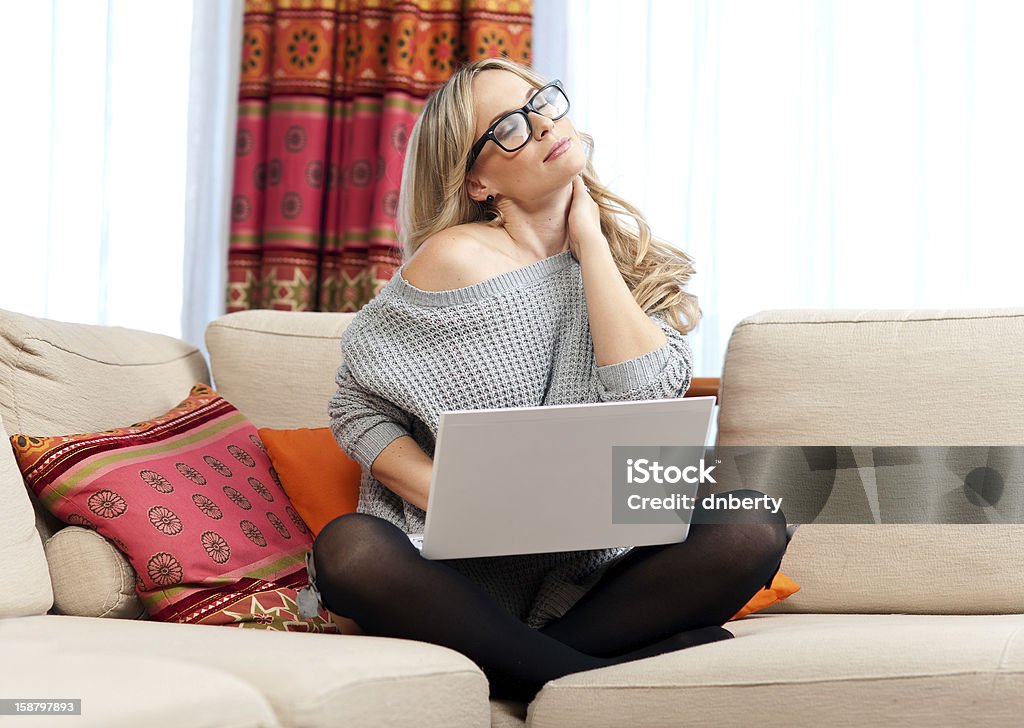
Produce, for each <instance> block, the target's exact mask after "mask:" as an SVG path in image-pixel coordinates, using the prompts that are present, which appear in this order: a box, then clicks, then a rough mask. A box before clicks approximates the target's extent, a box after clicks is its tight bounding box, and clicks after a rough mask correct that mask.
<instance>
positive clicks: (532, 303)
mask: <svg viewBox="0 0 1024 728" xmlns="http://www.w3.org/2000/svg"><path fill="white" fill-rule="evenodd" d="M404 268H405V266H402V267H401V268H399V269H398V271H397V272H396V273H395V274H394V276H393V277H392V278H391V280H390V281H388V283H387V284H386V285H385V286H384V287H383V289H381V291H380V293H379V294H378V295H377V296H376V297H375V298H373V300H371V301H370V302H369V303H367V304H366V305H365V306H363V308H362V309H361V310H360V311H359V313H358V314H357V315H356V317H355V318H354V319H353V321H352V323H351V324H350V325H349V327H348V328H347V329H346V330H345V332H344V333H343V335H342V338H341V350H342V363H341V365H340V366H339V368H338V371H337V377H336V380H337V385H338V389H337V392H336V393H335V394H334V396H333V397H332V398H331V400H330V403H329V405H328V414H329V416H330V422H331V430H332V431H333V433H334V436H335V438H336V439H337V441H338V443H339V445H340V446H341V448H342V449H343V450H344V451H345V452H346V453H347V454H348V455H349V456H350V457H351V458H352V459H353V460H355V461H356V462H358V463H359V464H360V465H361V466H362V480H361V485H360V492H359V507H358V512H360V513H370V514H372V515H375V516H379V517H381V518H384V519H386V520H388V521H390V522H391V523H393V524H395V525H396V526H398V527H399V528H401V529H402V530H403V531H405V532H406V533H422V532H423V527H424V518H425V516H426V513H425V512H424V511H423V510H421V509H420V508H418V507H417V506H415V505H413V504H412V503H409V502H408V501H406V500H404V499H403V498H401V497H399V496H398V495H396V494H395V493H394V492H392V491H391V490H389V489H388V488H387V487H386V486H384V485H383V484H382V483H380V481H378V480H377V479H376V478H374V477H373V476H372V475H371V473H370V465H371V464H372V463H373V461H374V459H375V458H376V457H377V455H378V454H379V453H380V451H381V450H383V449H384V448H385V447H387V446H388V445H389V444H390V443H391V442H392V441H393V440H394V439H395V438H397V437H400V436H402V435H411V436H412V437H413V439H414V440H415V441H416V442H417V443H418V444H419V445H420V447H421V448H423V450H424V452H426V453H427V454H428V455H430V456H433V453H434V441H435V438H436V436H437V428H438V424H439V421H440V415H441V413H442V412H444V411H447V410H467V409H484V408H500V407H528V406H536V405H556V404H582V403H590V402H609V401H617V400H641V399H670V398H676V397H681V396H682V395H683V394H684V393H685V392H686V390H687V388H688V387H689V385H690V372H691V366H692V359H693V357H692V353H691V351H690V347H689V344H688V342H687V340H686V337H684V336H683V335H681V334H680V333H679V332H678V331H676V330H675V329H674V328H672V327H671V326H670V325H669V324H668V323H667V322H666V321H665V320H664V318H663V317H662V316H661V315H660V314H656V315H653V316H652V317H651V318H652V320H653V321H655V323H657V324H658V326H659V327H661V329H662V330H663V331H664V332H665V336H666V337H667V338H668V342H667V343H666V344H665V345H664V346H662V347H661V348H660V349H657V350H655V351H652V352H649V353H647V354H644V355H642V356H640V357H637V358H635V359H630V360H628V361H624V362H620V363H617V364H609V365H607V366H602V367H598V366H596V363H595V358H594V347H593V341H592V339H591V335H590V324H589V321H588V318H587V305H586V299H585V297H584V290H583V278H582V272H581V269H580V265H579V262H578V261H577V260H576V258H575V257H574V256H573V254H572V252H571V251H568V250H566V251H564V252H561V253H558V254H556V255H554V256H551V257H549V258H545V259H543V260H539V261H537V262H535V263H531V264H530V265H527V266H525V267H522V268H518V269H516V270H513V271H510V272H507V273H502V274H500V275H498V276H496V277H494V278H490V279H488V280H485V281H482V282H480V283H476V284H474V285H471V286H466V287H464V288H457V289H454V290H448V291H425V290H422V289H420V288H416V287H415V286H413V285H412V284H410V283H409V282H407V281H406V280H405V279H404V278H403V277H402V271H403V270H404ZM628 550H629V549H628V548H611V549H599V550H587V551H570V552H560V553H546V554H527V555H515V556H495V557H483V558H476V559H448V560H445V562H444V563H446V564H448V565H450V566H452V567H453V568H455V569H457V570H459V571H460V572H462V573H464V574H466V575H467V576H468V577H469V578H470V579H472V580H473V581H475V582H476V583H477V584H479V585H480V586H481V587H482V588H483V589H484V590H486V591H487V592H488V593H490V594H491V595H492V596H493V597H494V598H495V599H496V600H497V601H498V602H499V603H500V604H501V605H502V606H503V607H505V608H506V609H507V610H508V611H510V612H511V613H512V614H514V615H515V616H516V617H518V618H519V619H520V620H522V621H524V622H526V623H527V624H528V625H529V626H531V627H533V628H535V629H537V628H540V627H542V626H544V625H545V624H547V623H548V622H549V621H551V620H554V619H557V618H559V617H561V616H562V615H563V614H564V613H565V612H566V611H567V610H568V609H569V608H570V607H571V606H572V605H573V604H574V603H575V602H576V600H578V599H579V598H580V597H581V596H583V594H584V593H586V591H587V590H588V589H589V588H590V587H591V586H593V584H594V583H595V582H596V581H597V579H598V578H599V577H600V575H601V573H602V572H603V570H604V569H605V568H607V566H609V565H610V562H611V561H612V560H613V559H615V558H617V557H619V556H621V555H623V554H625V553H626V552H627V551H628Z"/></svg>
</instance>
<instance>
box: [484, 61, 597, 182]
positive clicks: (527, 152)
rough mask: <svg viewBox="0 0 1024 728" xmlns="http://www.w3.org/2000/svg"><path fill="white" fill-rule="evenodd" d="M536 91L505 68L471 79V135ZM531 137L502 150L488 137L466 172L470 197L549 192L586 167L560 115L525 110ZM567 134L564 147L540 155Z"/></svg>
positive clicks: (568, 124)
mask: <svg viewBox="0 0 1024 728" xmlns="http://www.w3.org/2000/svg"><path fill="white" fill-rule="evenodd" d="M536 92H537V89H536V88H534V86H533V85H532V84H530V83H529V82H527V81H526V80H525V79H523V78H521V77H519V76H517V75H516V74H514V73H512V72H511V71H505V70H502V69H490V70H487V71H482V72H480V73H479V74H477V75H476V77H475V78H474V79H473V99H474V103H475V112H476V113H475V116H476V127H475V133H474V135H473V139H474V140H476V139H479V138H480V137H481V136H482V135H483V134H484V132H486V131H487V129H488V128H489V127H490V126H491V124H493V123H494V121H495V120H496V119H497V118H498V117H499V116H502V115H504V114H505V113H507V112H509V111H513V110H514V109H518V108H519V107H521V106H523V105H524V104H525V103H526V102H527V101H529V100H530V97H531V96H533V94H535V93H536ZM529 119H530V126H531V127H532V129H533V135H532V137H531V138H530V141H529V142H527V143H526V145H525V146H524V147H522V148H521V149H518V150H516V151H514V152H506V151H505V150H504V149H502V148H501V147H499V146H498V145H497V144H495V143H494V142H493V141H489V142H487V143H486V144H485V145H484V147H483V149H481V150H480V156H478V157H477V159H476V162H475V163H474V164H473V167H472V168H471V169H470V171H469V173H468V174H467V175H466V180H467V189H468V191H469V194H470V197H472V198H473V199H475V200H481V201H482V200H484V199H486V197H487V195H494V196H495V197H499V196H502V197H505V198H510V199H515V200H520V201H524V202H527V201H532V200H537V199H541V198H544V197H548V196H550V195H551V194H552V193H553V192H555V191H558V190H563V189H565V187H566V186H567V185H571V184H572V178H573V176H574V175H576V174H578V173H579V172H580V171H582V170H583V168H584V167H585V166H586V163H587V157H586V154H585V153H584V151H583V148H582V146H581V145H580V138H579V135H578V134H577V132H576V129H575V128H574V127H573V125H572V122H571V121H570V120H569V115H568V114H566V115H565V116H563V117H562V118H561V119H558V120H557V121H552V120H551V119H549V118H548V117H546V116H543V115H542V114H535V113H532V112H531V113H530V114H529ZM565 138H568V140H569V145H568V147H566V148H565V149H563V150H562V151H561V153H560V154H559V155H558V156H556V157H554V158H551V159H547V161H545V159H546V158H547V157H548V155H549V154H550V153H551V151H552V150H553V149H554V148H555V147H556V146H558V144H559V142H560V141H561V140H562V139H565Z"/></svg>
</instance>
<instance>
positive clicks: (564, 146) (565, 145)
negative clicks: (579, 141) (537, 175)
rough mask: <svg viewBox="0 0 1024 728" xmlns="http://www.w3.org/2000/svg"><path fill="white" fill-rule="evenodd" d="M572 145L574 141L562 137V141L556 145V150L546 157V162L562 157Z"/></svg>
mask: <svg viewBox="0 0 1024 728" xmlns="http://www.w3.org/2000/svg"><path fill="white" fill-rule="evenodd" d="M570 144H572V139H570V138H569V137H562V138H561V139H559V140H558V144H556V145H555V146H554V148H553V149H552V150H551V151H550V152H548V156H546V157H544V161H545V162H546V161H548V160H549V159H554V158H555V157H559V156H561V155H562V153H563V152H565V150H566V149H568V148H569V145H570Z"/></svg>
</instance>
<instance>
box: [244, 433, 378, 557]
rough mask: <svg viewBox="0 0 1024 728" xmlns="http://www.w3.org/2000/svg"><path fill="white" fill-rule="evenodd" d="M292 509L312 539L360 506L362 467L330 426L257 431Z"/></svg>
mask: <svg viewBox="0 0 1024 728" xmlns="http://www.w3.org/2000/svg"><path fill="white" fill-rule="evenodd" d="M259 435H260V439H261V440H262V441H263V444H264V445H266V446H267V454H268V455H270V460H271V462H273V463H274V469H275V470H276V471H277V475H278V477H279V478H281V485H282V486H284V490H285V492H286V493H287V494H288V498H289V499H290V500H291V502H292V506H293V507H294V508H295V510H297V511H298V512H299V515H300V516H302V520H303V521H305V522H306V525H307V526H308V527H309V530H310V531H312V532H313V538H314V539H315V538H316V536H317V534H318V533H320V529H322V528H323V527H324V526H326V525H327V524H328V523H330V522H331V521H333V520H334V519H335V518H337V517H338V516H340V515H341V514H343V513H352V512H354V511H355V510H356V506H358V505H359V480H360V477H361V475H362V468H361V467H360V465H359V463H357V462H356V461H354V460H352V459H351V458H350V457H349V456H348V455H346V454H345V451H344V450H342V449H341V446H340V445H338V442H337V440H335V439H334V434H333V433H332V432H331V429H330V428H329V427H316V428H310V427H303V428H299V429H294V430H275V429H271V428H269V427H261V428H259Z"/></svg>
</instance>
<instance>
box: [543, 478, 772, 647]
mask: <svg viewBox="0 0 1024 728" xmlns="http://www.w3.org/2000/svg"><path fill="white" fill-rule="evenodd" d="M730 492H731V493H734V494H735V495H736V496H738V497H741V498H742V497H745V496H753V497H756V496H758V495H762V494H761V493H760V492H758V491H754V490H747V489H742V490H734V491H730ZM723 515H724V514H723V513H722V512H718V513H716V515H715V516H714V518H713V519H712V518H711V517H709V516H708V513H707V512H706V511H702V510H699V509H698V510H697V511H695V512H694V517H693V521H692V522H691V525H690V532H689V534H688V536H687V538H686V540H685V541H683V542H681V543H675V544H668V545H661V546H639V547H635V548H633V549H632V550H631V551H630V552H629V553H627V554H626V555H625V556H623V557H622V558H621V559H620V560H619V561H617V562H616V563H614V564H613V565H612V566H610V567H609V568H608V570H607V571H606V572H605V573H604V574H603V575H602V577H601V579H600V580H599V581H598V582H597V584H595V585H594V586H593V587H592V588H591V589H590V591H588V592H587V593H586V594H584V595H583V597H582V598H581V599H580V600H579V601H577V602H576V604H574V605H573V606H572V608H571V609H569V610H568V611H567V612H566V613H565V614H564V615H563V616H562V618H561V619H559V620H557V621H555V622H552V623H550V624H548V625H546V626H545V627H543V628H541V630H540V631H541V632H542V633H543V634H546V635H548V636H550V637H554V638H555V639H557V640H558V641H559V642H563V643H564V644H567V645H569V646H571V647H573V648H575V649H577V650H579V651H580V652H585V653H586V654H589V655H598V656H613V655H617V654H621V653H623V652H628V651H631V650H636V649H639V648H641V647H643V646H644V645H647V644H650V643H652V642H655V641H659V640H665V639H666V638H668V637H670V636H671V635H673V634H675V633H679V632H686V631H689V630H694V629H699V628H701V627H708V626H711V625H723V624H725V623H726V622H727V621H728V620H729V619H730V618H731V617H732V616H733V615H734V614H736V612H738V611H739V610H740V608H742V607H743V605H744V604H746V603H747V601H748V600H749V599H750V598H751V597H752V596H753V595H754V594H755V593H757V591H758V590H759V589H761V587H762V586H767V585H768V584H770V583H771V581H772V578H773V577H774V576H775V573H776V572H777V571H778V569H779V565H780V563H781V561H782V556H783V554H784V553H785V550H786V547H787V545H788V539H787V533H786V517H785V514H783V513H782V511H781V510H780V511H779V512H778V513H776V514H768V513H766V512H764V511H762V512H760V513H759V514H755V513H753V512H750V511H736V512H735V513H731V514H729V515H728V516H726V517H727V518H728V519H729V520H730V522H729V523H712V522H709V521H711V520H724V518H723Z"/></svg>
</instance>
